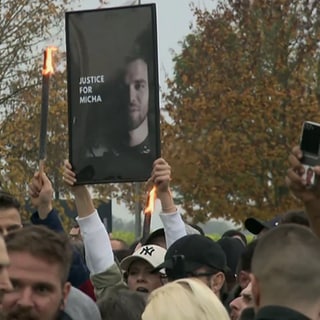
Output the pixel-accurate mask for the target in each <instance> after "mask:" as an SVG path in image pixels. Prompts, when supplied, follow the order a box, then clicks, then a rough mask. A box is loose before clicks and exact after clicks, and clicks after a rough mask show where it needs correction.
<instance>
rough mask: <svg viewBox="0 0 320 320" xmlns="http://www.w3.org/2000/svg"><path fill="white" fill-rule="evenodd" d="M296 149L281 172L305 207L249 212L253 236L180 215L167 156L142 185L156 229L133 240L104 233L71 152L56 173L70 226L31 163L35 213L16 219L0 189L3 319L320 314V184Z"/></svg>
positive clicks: (258, 319) (266, 319) (260, 318)
mask: <svg viewBox="0 0 320 320" xmlns="http://www.w3.org/2000/svg"><path fill="white" fill-rule="evenodd" d="M301 157H302V152H301V150H300V149H299V147H295V148H293V150H292V152H291V154H290V155H289V163H290V168H289V170H288V172H287V175H286V177H285V179H286V183H287V186H288V187H289V189H290V190H291V192H292V193H293V195H294V196H295V197H296V198H298V199H300V200H301V201H302V203H303V205H304V208H303V210H293V211H290V212H286V213H284V214H282V215H277V213H275V217H274V219H272V220H270V221H261V220H259V219H256V218H255V217H248V219H247V220H246V221H245V224H244V225H245V227H246V228H247V230H248V231H250V232H251V233H253V234H254V235H255V239H254V240H253V241H250V242H249V243H248V241H247V238H246V236H245V235H244V234H243V233H242V232H241V231H239V230H228V231H227V232H225V233H224V234H223V235H222V237H221V239H219V240H218V241H214V240H212V239H211V238H209V237H207V236H206V235H205V234H204V233H203V231H202V230H201V229H200V228H198V227H196V226H192V225H189V224H187V223H185V222H184V220H183V218H182V215H181V214H180V212H179V210H178V209H177V207H176V206H175V203H174V200H173V197H172V194H171V190H170V180H171V168H170V165H169V164H168V163H167V162H166V161H165V160H164V159H162V158H159V159H157V160H156V161H155V162H154V165H153V170H152V173H151V177H150V180H149V181H148V185H153V186H155V187H156V195H157V198H158V199H159V200H160V202H161V206H162V211H161V213H160V218H161V221H162V224H163V228H161V229H158V230H155V231H153V232H152V233H150V234H149V235H148V236H147V237H144V238H143V239H140V240H138V241H136V242H135V243H134V244H127V243H125V242H124V241H123V240H121V239H112V237H111V236H110V235H109V234H108V232H107V230H106V228H105V225H104V224H103V222H102V221H101V219H100V217H99V215H98V212H97V210H96V209H95V207H94V204H93V201H92V199H91V196H90V192H89V190H88V189H87V187H86V186H85V185H77V184H76V181H77V179H76V174H75V173H74V171H73V169H72V166H71V164H70V163H69V162H68V161H66V162H65V164H64V170H63V179H64V181H65V183H66V184H67V185H68V186H69V187H70V190H71V192H72V193H73V195H74V201H75V206H76V209H77V214H78V217H77V221H76V222H77V223H76V224H75V225H74V226H73V227H72V229H71V231H70V234H68V233H66V232H65V231H64V229H63V226H62V224H61V221H60V217H59V214H58V212H57V210H55V209H54V208H53V206H52V198H53V192H54V190H53V186H52V184H51V182H50V180H49V179H48V177H47V176H46V174H45V173H44V172H42V171H41V172H36V173H35V175H34V176H33V177H32V179H31V181H30V184H29V196H30V198H31V201H32V204H33V206H34V207H35V208H36V210H37V211H36V212H34V213H33V214H32V216H31V223H30V222H29V223H23V221H22V219H21V216H20V209H21V208H20V204H19V202H18V201H17V200H16V198H15V197H14V196H13V195H11V194H9V193H6V192H5V191H1V192H0V231H1V237H0V292H1V306H2V308H1V310H0V319H7V320H10V319H11V320H13V319H21V320H24V319H28V320H61V319H65V320H67V319H69V320H70V319H72V320H81V319H90V320H91V319H93V320H98V319H99V320H101V319H102V320H109V319H110V320H111V319H112V320H141V319H142V320H167V319H173V320H180V319H181V320H182V319H184V320H185V319H190V320H191V319H192V320H195V319H201V320H202V319H203V320H207V319H208V320H209V319H210V320H227V319H231V320H240V319H242V320H246V319H255V320H278V319H279V320H280V319H290V320H294V319H297V320H304V319H306V320H307V319H312V320H316V319H319V318H320V316H319V315H320V277H319V278H318V277H317V272H318V270H320V251H319V248H320V239H319V236H320V214H319V208H320V183H318V184H316V186H315V187H314V188H309V187H308V186H307V185H306V181H304V179H303V174H304V167H303V166H302V164H301V162H300V160H301ZM314 172H315V174H317V175H320V167H315V168H314ZM318 181H320V180H318ZM318 280H319V284H318ZM318 290H319V292H318Z"/></svg>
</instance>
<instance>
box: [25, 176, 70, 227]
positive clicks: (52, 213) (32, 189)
mask: <svg viewBox="0 0 320 320" xmlns="http://www.w3.org/2000/svg"><path fill="white" fill-rule="evenodd" d="M29 196H30V199H31V203H32V205H33V206H34V207H35V208H36V210H37V211H36V212H34V213H33V214H32V215H31V219H30V220H31V223H32V224H38V225H39V224H41V225H45V226H47V227H48V228H49V229H51V230H54V231H57V232H63V231H64V230H63V226H62V223H61V220H60V218H59V214H58V212H57V211H56V210H55V209H54V208H53V206H52V199H53V188H52V184H51V182H50V180H49V178H48V177H47V175H46V174H45V172H41V173H40V172H36V173H35V174H34V176H33V177H32V179H31V181H30V184H29Z"/></svg>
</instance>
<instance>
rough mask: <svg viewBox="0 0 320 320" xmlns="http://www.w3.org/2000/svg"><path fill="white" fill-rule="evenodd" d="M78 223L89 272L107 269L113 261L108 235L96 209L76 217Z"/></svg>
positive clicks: (95, 272) (94, 272)
mask: <svg viewBox="0 0 320 320" xmlns="http://www.w3.org/2000/svg"><path fill="white" fill-rule="evenodd" d="M77 221H78V223H79V227H80V231H81V235H82V239H83V243H84V249H85V254H86V263H87V266H88V268H89V270H90V273H91V274H92V275H93V274H97V273H100V272H103V271H104V270H106V269H108V268H109V267H111V266H112V264H113V263H114V255H113V251H112V248H111V243H110V239H109V235H108V233H107V230H106V228H105V226H104V225H103V223H102V221H101V220H100V217H99V214H98V212H97V210H95V211H94V212H93V213H91V214H90V215H89V216H86V217H77Z"/></svg>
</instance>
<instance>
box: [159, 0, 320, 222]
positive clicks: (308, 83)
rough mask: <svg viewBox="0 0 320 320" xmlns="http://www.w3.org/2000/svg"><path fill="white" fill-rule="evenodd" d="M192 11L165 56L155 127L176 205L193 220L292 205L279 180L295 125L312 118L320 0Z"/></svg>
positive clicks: (260, 0)
mask: <svg viewBox="0 0 320 320" xmlns="http://www.w3.org/2000/svg"><path fill="white" fill-rule="evenodd" d="M193 9H194V14H195V16H196V18H197V26H196V29H195V30H194V31H193V32H192V33H191V34H189V35H188V36H187V37H186V38H185V39H184V41H183V43H182V52H181V53H180V54H177V55H176V56H175V57H174V62H175V73H174V77H173V79H169V80H168V86H169V93H168V94H166V95H165V99H166V105H165V107H164V109H165V111H166V112H167V114H168V117H166V118H164V121H163V128H164V134H163V142H164V144H163V145H164V155H165V157H166V158H167V160H168V161H169V163H170V164H171V165H172V167H173V177H174V180H173V183H174V186H175V189H176V191H177V193H178V194H179V198H180V201H181V202H182V204H183V206H184V208H185V209H186V212H187V214H188V215H189V216H191V217H193V218H194V221H201V222H203V221H207V220H208V219H209V218H212V217H220V216H222V217H226V218H229V219H234V220H236V221H241V220H243V219H244V218H245V217H247V216H250V215H254V216H257V217H261V218H267V217H271V216H273V215H275V214H276V213H280V212H283V211H286V210H287V209H289V208H292V207H293V206H294V207H296V206H297V203H296V202H295V200H293V198H292V197H291V196H290V194H289V193H288V190H287V188H286V187H285V184H284V177H285V175H286V170H287V168H288V163H287V158H288V155H289V152H290V150H291V148H292V146H293V145H295V144H297V143H298V140H299V135H300V131H301V126H302V123H303V121H304V120H308V119H309V120H313V121H319V120H320V116H319V102H320V100H319V99H320V95H319V94H320V82H319V80H320V72H319V71H320V62H319V61H320V60H319V53H320V51H319V36H320V15H319V13H320V12H319V10H320V2H319V1H302V0H275V1H269V0H255V1H249V0H229V1H226V2H224V3H223V2H220V3H219V4H218V6H217V8H216V9H215V10H213V11H212V12H208V11H207V10H200V9H199V8H196V7H194V8H193Z"/></svg>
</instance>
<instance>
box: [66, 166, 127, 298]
mask: <svg viewBox="0 0 320 320" xmlns="http://www.w3.org/2000/svg"><path fill="white" fill-rule="evenodd" d="M63 179H64V181H65V182H66V183H67V184H68V185H69V186H70V187H71V190H72V192H73V194H74V197H75V204H76V208H77V211H78V218H77V220H78V223H79V227H80V230H81V235H82V238H83V242H84V248H85V255H86V262H87V265H88V268H89V270H90V272H91V276H92V277H91V279H92V282H93V285H94V287H95V289H96V294H97V298H100V297H101V296H102V295H103V296H106V295H108V293H109V290H111V289H112V288H114V287H123V286H124V283H123V279H122V274H121V271H120V270H119V268H118V266H117V264H116V263H115V262H114V255H113V251H112V247H111V243H110V238H109V235H108V233H107V230H106V229H105V226H104V224H103V223H102V221H101V219H100V217H99V215H98V212H97V210H96V209H95V208H94V205H93V201H92V199H91V196H90V193H89V191H88V189H87V188H86V186H77V185H75V183H76V176H75V173H74V172H73V171H72V167H71V164H70V163H69V162H68V161H65V164H64V174H63Z"/></svg>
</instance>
